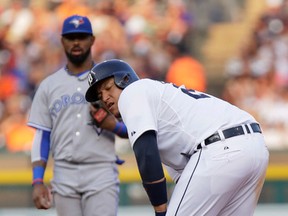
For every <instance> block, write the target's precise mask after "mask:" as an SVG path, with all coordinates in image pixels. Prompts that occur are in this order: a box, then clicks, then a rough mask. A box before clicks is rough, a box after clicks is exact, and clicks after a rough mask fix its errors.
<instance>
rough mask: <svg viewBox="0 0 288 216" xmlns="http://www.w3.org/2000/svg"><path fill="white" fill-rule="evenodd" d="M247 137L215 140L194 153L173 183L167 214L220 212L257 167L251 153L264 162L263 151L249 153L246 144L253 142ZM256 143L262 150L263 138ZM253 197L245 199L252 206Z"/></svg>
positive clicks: (169, 215)
mask: <svg viewBox="0 0 288 216" xmlns="http://www.w3.org/2000/svg"><path fill="white" fill-rule="evenodd" d="M249 137H252V136H249V135H247V136H238V137H235V138H231V139H228V140H225V141H223V142H217V143H215V144H212V145H209V146H207V147H205V148H204V149H202V150H201V151H199V152H197V153H196V154H194V155H193V156H192V157H191V159H190V161H189V163H188V164H187V166H186V167H185V169H184V171H183V173H182V175H181V178H180V179H179V181H178V183H177V185H176V186H175V189H174V191H173V194H172V197H171V200H170V203H169V207H168V211H167V216H171V215H173V216H175V215H207V216H208V215H217V214H218V213H219V212H221V210H222V209H223V208H224V207H225V206H227V204H228V203H229V202H230V200H231V199H232V198H233V197H234V195H235V194H237V193H238V192H239V190H241V188H242V187H243V185H245V184H246V181H247V180H248V179H249V178H250V175H251V171H252V170H254V169H257V166H256V165H255V156H253V153H255V154H258V153H259V154H260V155H261V156H259V158H257V160H259V163H261V162H263V163H264V164H266V165H267V154H266V153H267V152H264V151H265V150H263V151H262V153H261V152H257V153H256V152H254V151H253V153H251V150H250V148H249V145H250V146H252V145H254V143H255V140H253V139H251V138H249ZM260 145H261V146H262V147H261V149H264V147H263V146H264V144H263V141H261V144H260V143H259V146H260ZM253 148H254V147H252V149H253ZM266 151H267V150H266ZM249 152H250V153H251V154H250V153H249ZM262 155H263V156H262ZM251 156H252V157H251ZM262 159H263V160H262ZM260 160H261V161H260ZM266 165H265V166H266ZM265 166H264V167H265ZM264 167H263V170H265V168H266V167H265V168H264ZM258 168H259V167H258ZM262 173H263V172H262ZM259 178H260V177H259ZM254 200H257V199H256V198H255V199H254ZM254 200H253V201H248V202H250V203H251V202H252V203H253V205H254V204H255V201H254ZM239 205H240V204H239ZM239 207H241V205H240V206H239ZM254 208H255V206H254Z"/></svg>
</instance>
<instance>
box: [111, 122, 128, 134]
mask: <svg viewBox="0 0 288 216" xmlns="http://www.w3.org/2000/svg"><path fill="white" fill-rule="evenodd" d="M112 132H113V133H115V134H117V135H118V136H120V137H127V136H128V135H127V128H126V126H125V125H124V123H123V122H116V125H115V128H114V129H113V130H112Z"/></svg>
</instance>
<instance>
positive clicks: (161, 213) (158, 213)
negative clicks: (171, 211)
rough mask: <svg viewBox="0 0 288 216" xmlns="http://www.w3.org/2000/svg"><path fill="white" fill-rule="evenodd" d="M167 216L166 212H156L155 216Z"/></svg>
mask: <svg viewBox="0 0 288 216" xmlns="http://www.w3.org/2000/svg"><path fill="white" fill-rule="evenodd" d="M165 215H166V211H165V212H155V216H165Z"/></svg>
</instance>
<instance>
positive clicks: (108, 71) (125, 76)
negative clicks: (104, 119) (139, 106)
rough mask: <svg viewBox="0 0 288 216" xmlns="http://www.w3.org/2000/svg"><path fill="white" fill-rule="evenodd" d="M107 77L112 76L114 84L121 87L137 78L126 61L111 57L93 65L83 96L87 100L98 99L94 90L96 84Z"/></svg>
mask: <svg viewBox="0 0 288 216" xmlns="http://www.w3.org/2000/svg"><path fill="white" fill-rule="evenodd" d="M109 77H114V82H115V84H116V86H118V87H119V88H121V89H124V88H126V87H127V86H128V85H129V84H131V83H133V82H135V81H136V80H139V77H138V76H137V74H136V73H135V71H134V70H133V69H132V67H131V66H130V65H129V64H127V63H126V62H124V61H122V60H119V59H111V60H107V61H104V62H101V63H99V64H97V65H95V66H94V67H93V68H92V69H91V71H90V73H89V75H88V83H89V86H90V87H89V88H88V90H87V92H86V95H85V98H86V100H87V101H88V102H93V101H97V100H99V98H98V94H97V91H96V87H97V84H98V83H99V82H100V81H102V80H104V79H107V78H109Z"/></svg>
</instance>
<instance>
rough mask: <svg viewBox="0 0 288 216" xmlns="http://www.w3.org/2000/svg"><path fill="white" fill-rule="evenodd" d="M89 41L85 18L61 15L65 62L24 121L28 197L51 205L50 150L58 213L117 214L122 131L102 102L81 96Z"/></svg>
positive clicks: (89, 62)
mask: <svg viewBox="0 0 288 216" xmlns="http://www.w3.org/2000/svg"><path fill="white" fill-rule="evenodd" d="M94 40H95V38H94V36H93V32H92V27H91V23H90V21H89V19H88V18H87V17H84V16H78V15H73V16H71V17H68V18H67V19H65V20H64V23H63V28H62V38H61V43H62V46H63V48H64V51H65V53H66V57H67V64H66V65H65V66H64V67H63V68H61V69H59V70H58V71H57V72H55V73H54V74H52V75H50V76H48V77H47V78H46V79H44V80H43V81H42V83H41V84H40V86H39V88H38V90H37V92H36V94H35V97H34V99H33V103H32V107H31V110H30V115H29V121H28V125H30V126H32V127H35V128H36V129H37V132H36V135H35V139H34V142H33V147H32V154H31V159H32V165H33V183H32V185H33V195H32V196H33V201H34V204H35V206H36V207H37V208H38V209H48V208H50V207H51V205H52V197H51V193H50V191H49V189H48V188H47V187H46V186H45V185H44V184H43V177H44V172H45V168H46V164H47V161H48V157H49V152H50V150H51V152H52V156H53V159H54V166H53V180H52V182H51V185H52V193H53V199H54V202H55V207H56V211H57V214H58V215H61V216H68V215H69V216H88V215H89V216H91V215H94V216H100V215H101V216H103V214H104V213H105V215H107V216H115V215H117V208H118V207H117V206H118V201H119V179H118V169H117V164H116V163H115V161H116V159H117V157H116V155H115V148H114V138H115V135H114V133H116V134H117V135H119V136H121V137H125V134H127V131H125V130H126V127H125V125H124V124H123V123H121V122H117V120H116V118H115V117H114V116H113V115H112V114H110V115H109V113H107V112H105V107H104V108H103V106H101V103H95V104H94V105H93V106H94V107H93V106H91V105H90V103H88V102H87V101H86V100H85V92H86V90H87V88H88V87H89V86H88V82H87V79H88V73H89V71H90V69H91V68H92V67H93V66H94V65H95V64H94V62H93V60H92V57H91V46H92V45H93V43H94ZM91 107H93V108H91ZM91 110H92V111H91ZM91 115H92V116H94V119H93V118H91ZM91 119H93V121H91ZM94 123H95V124H97V125H98V126H100V127H97V126H95V124H94ZM104 125H105V126H104ZM102 126H103V127H105V128H107V129H110V130H111V131H112V132H114V133H112V132H111V131H108V130H103V129H102V128H101V127H102Z"/></svg>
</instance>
